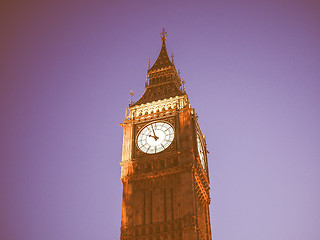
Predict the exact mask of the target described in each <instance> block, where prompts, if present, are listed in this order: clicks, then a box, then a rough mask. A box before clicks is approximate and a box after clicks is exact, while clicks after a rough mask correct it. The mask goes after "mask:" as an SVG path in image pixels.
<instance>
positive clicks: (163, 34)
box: [160, 28, 168, 42]
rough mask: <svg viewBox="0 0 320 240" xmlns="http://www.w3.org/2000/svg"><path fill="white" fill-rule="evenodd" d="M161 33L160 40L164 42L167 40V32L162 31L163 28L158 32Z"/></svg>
mask: <svg viewBox="0 0 320 240" xmlns="http://www.w3.org/2000/svg"><path fill="white" fill-rule="evenodd" d="M160 35H161V39H162V42H165V41H166V40H167V38H166V36H168V34H167V32H165V31H164V28H163V30H162V33H160Z"/></svg>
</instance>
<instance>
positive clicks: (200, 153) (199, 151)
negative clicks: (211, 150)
mask: <svg viewBox="0 0 320 240" xmlns="http://www.w3.org/2000/svg"><path fill="white" fill-rule="evenodd" d="M197 146H198V153H199V158H200V162H201V165H202V167H203V169H206V167H205V158H204V148H203V146H202V143H201V140H200V136H199V133H197Z"/></svg>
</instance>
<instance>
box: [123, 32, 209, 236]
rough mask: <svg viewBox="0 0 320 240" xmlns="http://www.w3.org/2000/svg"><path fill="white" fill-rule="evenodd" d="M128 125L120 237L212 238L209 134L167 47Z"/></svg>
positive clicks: (125, 126)
mask: <svg viewBox="0 0 320 240" xmlns="http://www.w3.org/2000/svg"><path fill="white" fill-rule="evenodd" d="M161 39H162V47H161V51H160V54H159V56H158V58H157V60H156V61H155V63H154V64H153V66H152V67H150V64H149V66H148V71H147V81H146V83H145V92H144V93H143V95H142V96H141V97H140V99H138V100H137V101H136V102H132V100H130V104H129V112H127V110H126V116H125V120H124V123H123V124H121V125H122V127H123V146H122V162H121V181H122V184H123V197H122V216H121V237H120V239H121V240H180V239H181V240H210V239H212V238H211V225H210V214H209V204H210V195H209V175H208V162H207V150H206V139H205V135H204V134H203V133H202V132H201V129H200V126H199V123H198V121H197V115H196V113H195V109H194V108H191V105H190V103H189V99H188V95H187V93H186V91H185V88H184V81H183V80H181V78H180V76H179V73H178V72H177V71H176V68H175V66H174V63H173V58H172V60H170V59H169V57H168V53H167V49H166V32H165V31H164V29H163V32H162V33H161Z"/></svg>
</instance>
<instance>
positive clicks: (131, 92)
mask: <svg viewBox="0 0 320 240" xmlns="http://www.w3.org/2000/svg"><path fill="white" fill-rule="evenodd" d="M133 95H134V94H133V91H132V90H131V91H130V100H129V104H132V97H133Z"/></svg>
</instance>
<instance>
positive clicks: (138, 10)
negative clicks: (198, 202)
mask: <svg viewBox="0 0 320 240" xmlns="http://www.w3.org/2000/svg"><path fill="white" fill-rule="evenodd" d="M66 2H68V3H66ZM0 11H1V12H0V29H1V37H0V74H1V76H0V77H1V78H0V80H1V85H0V91H1V93H0V111H1V114H0V121H1V124H0V136H1V140H0V141H1V142H0V160H1V163H0V164H1V165H0V196H1V197H0V207H1V208H0V226H1V229H0V239H1V240H42V239H45V240H67V239H68V240H69V239H77V240H88V239H94V240H106V239H108V240H109V239H110V240H111V239H119V234H120V214H121V201H122V199H121V197H122V185H121V182H120V165H119V163H120V161H121V146H122V128H121V127H120V125H119V123H121V122H123V119H124V110H125V108H126V107H127V106H128V100H129V97H130V96H129V92H130V90H131V89H133V91H134V93H135V96H134V100H137V98H138V97H139V96H140V95H141V94H142V93H143V91H144V82H145V77H146V67H147V60H148V58H149V57H150V58H151V62H152V63H153V62H154V61H155V60H156V57H157V56H158V53H159V51H160V47H161V39H160V35H159V34H160V32H161V30H162V28H163V27H165V28H166V31H167V32H168V38H167V49H168V52H169V54H171V52H173V53H174V56H175V64H176V67H177V68H178V69H180V70H181V73H182V77H184V79H185V81H186V89H187V93H188V94H189V98H190V101H191V104H192V106H193V107H194V108H196V111H197V113H198V115H199V121H200V125H201V128H202V131H203V132H204V134H206V136H207V143H208V150H209V151H210V154H209V156H208V157H209V168H210V177H211V197H212V200H213V201H212V204H211V209H210V211H211V220H212V232H213V237H214V238H215V240H234V239H237V240H257V239H259V240H270V239H272V240H287V239H290V240H301V239H308V240H319V239H320V204H319V203H320V174H319V171H320V104H319V102H320V2H319V1H317V0H314V1H312V0H299V1H297V0H290V1H284V0H283V1H282V0H278V1H275V0H268V1H267V0H264V1H253V0H252V1H248V0H244V1H237V0H229V1H222V0H219V1H197V3H195V2H194V3H183V2H182V1H181V2H175V1H150V0H148V1H22V2H21V3H18V1H7V3H5V2H4V1H2V2H1V5H0Z"/></svg>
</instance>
